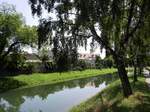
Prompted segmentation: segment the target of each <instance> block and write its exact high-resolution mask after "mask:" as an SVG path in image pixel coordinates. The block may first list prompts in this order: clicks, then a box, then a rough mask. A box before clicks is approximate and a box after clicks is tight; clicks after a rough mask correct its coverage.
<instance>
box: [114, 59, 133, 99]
mask: <svg viewBox="0 0 150 112" xmlns="http://www.w3.org/2000/svg"><path fill="white" fill-rule="evenodd" d="M115 61H116V64H117V69H118V74H119V77H120V80H121V84H122V88H123V94H124V96H125V97H128V96H130V95H132V89H131V86H130V82H129V79H128V76H127V72H126V70H125V64H124V61H123V58H119V59H115Z"/></svg>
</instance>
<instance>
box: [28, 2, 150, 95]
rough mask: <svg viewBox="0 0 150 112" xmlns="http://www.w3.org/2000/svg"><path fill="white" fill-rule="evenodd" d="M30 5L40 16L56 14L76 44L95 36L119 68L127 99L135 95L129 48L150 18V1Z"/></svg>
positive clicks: (62, 29)
mask: <svg viewBox="0 0 150 112" xmlns="http://www.w3.org/2000/svg"><path fill="white" fill-rule="evenodd" d="M29 3H30V5H31V8H32V13H33V14H37V15H38V16H40V15H41V14H42V10H43V8H44V9H46V10H47V11H48V12H50V13H52V12H55V15H56V20H55V21H57V23H59V25H61V27H60V31H66V29H64V27H63V26H64V25H67V26H68V29H67V30H68V33H67V35H71V37H73V39H75V41H76V44H78V43H80V42H83V41H84V40H85V41H84V42H85V43H86V40H87V39H88V38H89V37H92V38H93V40H95V41H97V42H98V43H99V44H100V45H101V47H104V48H105V49H107V51H109V52H110V54H111V55H112V56H113V58H114V60H115V63H116V65H117V68H118V74H119V77H120V79H121V83H122V87H123V93H124V96H125V97H128V96H129V95H131V94H132V89H131V86H130V83H129V80H128V76H127V72H126V70H125V58H126V54H127V46H128V45H129V44H130V41H132V37H133V36H134V34H135V33H136V32H137V30H138V29H141V26H142V24H144V21H145V19H146V18H147V17H148V16H149V15H150V6H149V4H150V1H149V0H29ZM53 22H54V20H53V19H49V20H48V23H53ZM48 26H50V25H48ZM50 27H51V26H50ZM48 32H51V30H49V31H48ZM47 34H48V33H47ZM56 38H57V37H56ZM63 38H64V35H63V36H62V38H61V39H63ZM82 40H83V41H82Z"/></svg>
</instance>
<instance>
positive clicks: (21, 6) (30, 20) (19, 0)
mask: <svg viewBox="0 0 150 112" xmlns="http://www.w3.org/2000/svg"><path fill="white" fill-rule="evenodd" d="M3 2H6V3H8V4H13V5H14V6H15V7H16V10H17V12H19V13H22V15H23V17H24V18H25V23H26V24H27V25H30V26H33V25H38V20H39V18H38V17H37V16H32V13H31V8H30V5H29V4H28V0H0V4H1V3H3ZM47 15H48V13H46V12H44V14H43V17H46V16H47ZM89 43H90V42H89ZM28 52H32V50H31V49H28ZM79 53H90V46H87V50H85V49H84V48H83V47H80V48H79ZM99 53H100V49H99V48H98V49H96V50H95V52H94V54H99ZM101 57H102V58H104V57H105V51H104V50H103V52H102V53H101Z"/></svg>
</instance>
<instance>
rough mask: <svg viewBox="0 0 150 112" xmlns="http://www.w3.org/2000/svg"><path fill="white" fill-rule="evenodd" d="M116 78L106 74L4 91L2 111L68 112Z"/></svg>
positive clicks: (0, 98)
mask: <svg viewBox="0 0 150 112" xmlns="http://www.w3.org/2000/svg"><path fill="white" fill-rule="evenodd" d="M116 78H117V75H104V76H99V77H92V78H86V79H80V80H73V81H68V82H64V83H59V84H54V85H46V86H38V87H33V88H28V89H20V90H15V91H11V92H7V93H3V94H1V95H0V112H1V111H2V112H67V111H68V110H69V109H70V108H71V107H72V106H74V105H77V104H78V103H80V102H81V101H83V100H86V99H87V98H89V97H91V96H92V95H94V94H96V93H97V92H99V91H100V90H102V89H103V88H105V87H106V85H107V84H109V83H110V82H112V81H113V80H115V79H116Z"/></svg>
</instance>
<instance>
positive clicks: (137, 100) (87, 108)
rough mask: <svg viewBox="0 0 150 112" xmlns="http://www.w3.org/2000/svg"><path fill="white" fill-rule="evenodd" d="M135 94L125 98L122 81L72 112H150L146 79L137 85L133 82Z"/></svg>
mask: <svg viewBox="0 0 150 112" xmlns="http://www.w3.org/2000/svg"><path fill="white" fill-rule="evenodd" d="M130 82H131V86H132V88H133V91H134V94H133V95H131V96H130V97H129V98H124V97H123V94H122V91H121V86H120V81H119V80H117V81H115V82H113V83H111V84H110V85H109V86H108V87H107V88H106V89H104V90H103V91H102V92H100V93H99V94H97V95H96V96H94V97H92V98H90V99H89V100H87V101H86V102H83V103H81V104H80V105H78V106H76V107H74V108H73V109H72V110H71V112H149V110H150V90H149V88H148V86H147V84H146V82H145V78H143V77H140V78H139V81H138V82H136V83H135V84H134V83H133V81H131V80H130Z"/></svg>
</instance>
